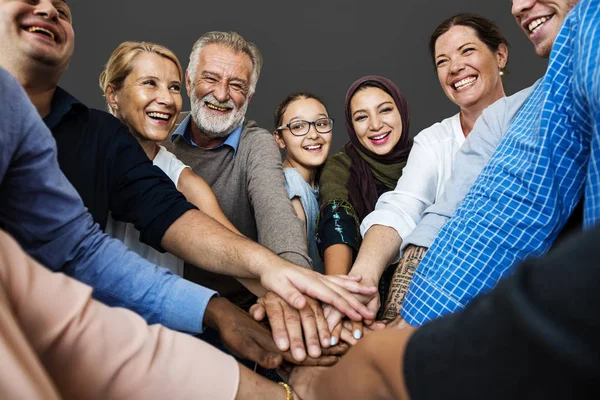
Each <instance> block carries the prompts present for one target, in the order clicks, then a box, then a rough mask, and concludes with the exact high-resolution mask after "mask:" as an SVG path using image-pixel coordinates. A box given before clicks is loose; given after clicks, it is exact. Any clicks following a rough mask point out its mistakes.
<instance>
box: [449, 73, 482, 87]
mask: <svg viewBox="0 0 600 400" xmlns="http://www.w3.org/2000/svg"><path fill="white" fill-rule="evenodd" d="M475 81H477V77H476V76H468V77H466V78H463V79H461V80H460V81H458V82H454V83H453V84H452V87H453V88H454V90H463V89H466V88H468V87H469V86H471V85H473V84H474V83H475Z"/></svg>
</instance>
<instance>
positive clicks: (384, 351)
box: [290, 328, 413, 400]
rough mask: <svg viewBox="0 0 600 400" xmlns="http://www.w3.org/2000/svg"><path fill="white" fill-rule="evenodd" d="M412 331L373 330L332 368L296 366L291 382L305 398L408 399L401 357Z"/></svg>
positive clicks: (316, 399)
mask: <svg viewBox="0 0 600 400" xmlns="http://www.w3.org/2000/svg"><path fill="white" fill-rule="evenodd" d="M412 333H413V328H406V329H402V330H386V331H381V332H373V333H371V334H370V335H369V336H368V337H366V338H365V339H363V340H361V341H360V342H359V343H358V344H356V345H355V346H354V347H352V349H350V351H349V352H348V354H346V356H344V357H343V358H342V359H341V360H340V362H339V363H337V364H336V365H335V366H333V367H331V368H327V369H316V368H296V369H295V370H294V371H293V372H292V375H291V377H290V384H291V385H292V387H293V388H294V390H296V391H297V392H298V394H299V395H300V396H301V397H302V399H304V400H318V399H323V400H325V399H327V400H336V399H339V400H343V399H382V400H383V399H408V392H407V389H406V384H405V382H404V379H403V368H404V367H403V360H404V353H405V348H406V345H407V343H408V341H409V339H410V336H411V335H412Z"/></svg>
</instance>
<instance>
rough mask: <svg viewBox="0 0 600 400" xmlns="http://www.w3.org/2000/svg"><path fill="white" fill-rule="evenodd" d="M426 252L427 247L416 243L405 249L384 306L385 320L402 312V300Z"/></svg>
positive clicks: (389, 319) (391, 318) (393, 317)
mask: <svg viewBox="0 0 600 400" xmlns="http://www.w3.org/2000/svg"><path fill="white" fill-rule="evenodd" d="M426 252H427V248H426V247H417V246H414V245H409V246H408V247H407V248H406V250H404V254H403V255H402V258H401V259H400V262H399V263H398V266H397V267H396V271H395V272H394V276H393V278H392V283H391V285H390V293H389V294H388V298H387V300H386V302H385V306H384V308H383V317H382V318H383V319H384V320H388V321H391V320H393V319H395V318H397V317H398V315H399V314H400V310H401V309H402V301H404V297H405V296H406V293H408V288H409V287H410V282H411V281H412V277H413V274H414V273H415V271H416V269H417V267H418V266H419V263H420V262H421V260H422V259H423V257H425V253H426Z"/></svg>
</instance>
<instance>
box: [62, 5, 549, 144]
mask: <svg viewBox="0 0 600 400" xmlns="http://www.w3.org/2000/svg"><path fill="white" fill-rule="evenodd" d="M72 3H73V5H72V11H73V18H74V28H75V38H76V40H75V43H76V45H75V55H74V57H73V60H72V62H71V65H70V68H69V70H68V71H67V73H66V74H65V76H64V77H63V80H62V82H61V85H62V86H63V87H65V88H66V89H67V90H69V91H70V92H71V93H73V94H74V95H75V96H76V97H78V98H79V99H80V100H81V101H83V102H84V103H86V104H88V105H89V106H91V107H95V108H104V98H103V97H102V93H101V91H100V89H99V87H98V75H99V74H100V71H101V70H102V67H103V65H104V63H105V62H106V60H107V59H108V57H109V56H110V53H111V52H112V50H113V49H114V48H115V47H116V46H117V45H118V44H119V43H121V42H122V41H125V40H136V41H139V40H147V41H154V42H157V43H160V44H162V45H165V46H167V47H169V48H170V49H171V50H173V51H174V52H175V54H177V56H178V57H179V59H180V61H181V63H182V65H183V67H184V68H185V67H186V66H187V63H188V57H189V52H190V49H191V47H192V45H193V43H194V42H195V41H196V39H197V38H198V37H199V36H200V35H201V34H202V33H204V32H206V31H210V30H235V31H237V32H239V33H241V34H242V35H243V36H244V37H245V38H246V39H248V40H251V41H253V42H255V43H256V44H257V45H258V47H259V49H260V50H261V52H262V53H263V57H264V60H265V62H264V67H263V70H262V74H261V77H260V80H259V82H258V86H257V91H256V94H255V95H254V97H253V99H252V101H251V102H250V107H249V109H248V114H247V116H248V118H250V119H254V120H256V121H257V122H258V123H259V125H260V126H262V127H264V128H266V129H268V130H272V129H273V122H272V119H273V116H272V114H273V110H274V108H275V106H276V104H277V103H278V102H279V101H280V100H281V99H282V98H283V97H285V96H286V95H287V94H288V93H290V92H293V91H297V90H306V91H311V92H314V93H316V94H318V95H320V96H321V97H323V99H324V100H325V102H326V103H327V105H328V108H329V112H330V114H331V116H332V117H333V118H335V120H336V124H337V125H336V129H334V135H333V137H334V139H333V140H334V143H333V150H337V149H338V148H339V147H340V146H341V145H342V144H343V143H344V142H345V141H346V140H347V139H346V138H347V136H346V132H345V128H344V120H343V102H344V95H345V93H346V90H347V89H348V87H349V86H350V84H352V82H353V81H355V80H356V79H358V78H360V77H362V76H364V75H370V74H378V75H383V76H386V77H388V78H390V79H392V80H393V81H394V82H395V83H396V84H397V85H398V86H399V87H400V89H401V90H402V91H403V92H404V94H405V96H406V98H407V99H408V101H409V103H410V107H411V134H412V135H415V134H417V133H418V132H419V131H420V130H421V129H423V128H426V127H428V126H429V125H431V124H433V123H434V122H437V121H440V120H441V119H443V118H445V117H448V116H450V115H452V114H454V113H456V112H457V111H458V108H457V107H456V106H455V105H454V104H453V103H451V102H450V101H449V100H448V99H447V98H446V96H445V95H444V93H443V92H442V90H441V88H440V86H439V83H438V81H437V78H436V76H435V74H434V69H433V64H432V62H431V59H430V57H429V52H428V49H427V47H428V41H429V35H430V34H431V32H432V31H433V29H435V27H436V26H437V25H438V24H439V23H440V22H441V21H442V20H444V19H446V18H448V17H450V16H451V15H453V14H456V13H459V12H474V13H479V14H482V15H484V16H486V17H488V18H491V19H492V20H494V21H495V22H496V23H497V24H498V25H499V27H500V28H501V30H502V31H503V33H504V34H505V36H506V37H507V39H508V41H509V42H510V44H511V47H510V51H509V63H508V68H509V70H510V71H511V74H510V75H509V76H507V77H505V78H506V79H505V90H506V94H507V95H510V94H512V93H514V92H515V91H517V90H519V89H520V88H523V87H525V86H528V85H530V84H531V83H533V82H534V81H535V79H537V78H538V77H540V76H541V75H542V74H543V72H544V69H545V65H546V64H545V62H544V61H543V60H540V59H538V58H537V57H536V56H535V54H534V52H533V47H532V45H531V44H530V43H529V41H528V40H527V39H526V38H525V35H524V34H523V33H522V32H521V31H520V29H519V28H518V27H517V25H516V23H515V21H514V19H513V18H512V15H511V14H510V2H509V1H507V0H502V1H500V0H493V1H489V0H488V1H482V0H405V1H368V0H362V1H359V0H322V1H315V0H303V1H296V2H286V1H260V0H259V1H247V0H228V1H190V0H188V1H184V0H169V1H161V0H119V1H117V0H103V1H89V0H85V1H84V0H76V1H75V2H72ZM183 98H184V105H183V110H189V101H188V98H187V94H186V93H185V91H184V92H183Z"/></svg>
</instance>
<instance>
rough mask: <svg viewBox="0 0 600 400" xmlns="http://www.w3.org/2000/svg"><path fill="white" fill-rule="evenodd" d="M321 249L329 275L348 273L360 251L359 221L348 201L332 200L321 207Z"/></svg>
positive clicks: (319, 243) (319, 242)
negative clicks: (356, 253) (356, 254)
mask: <svg viewBox="0 0 600 400" xmlns="http://www.w3.org/2000/svg"><path fill="white" fill-rule="evenodd" d="M317 234H318V240H317V244H318V247H319V251H320V252H322V254H323V263H324V264H325V273H326V274H327V275H334V274H343V275H345V274H347V273H348V271H350V267H351V266H352V260H353V259H354V254H355V252H356V251H358V246H359V244H358V243H359V236H358V221H357V219H356V216H355V212H354V208H352V206H351V205H350V204H349V203H347V202H338V201H335V200H334V201H332V202H330V203H328V204H326V205H324V206H322V207H321V215H320V217H319V220H318V227H317Z"/></svg>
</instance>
